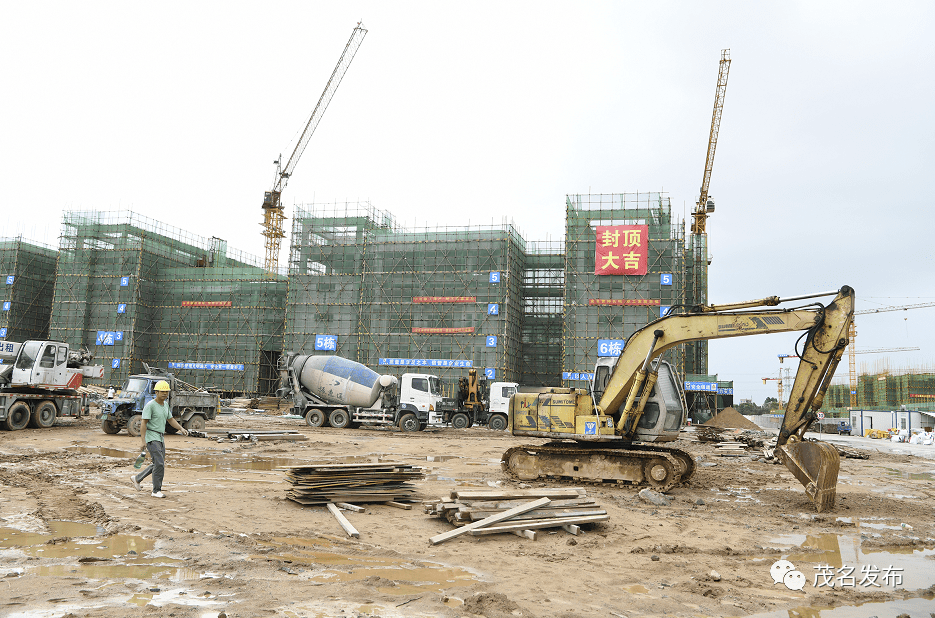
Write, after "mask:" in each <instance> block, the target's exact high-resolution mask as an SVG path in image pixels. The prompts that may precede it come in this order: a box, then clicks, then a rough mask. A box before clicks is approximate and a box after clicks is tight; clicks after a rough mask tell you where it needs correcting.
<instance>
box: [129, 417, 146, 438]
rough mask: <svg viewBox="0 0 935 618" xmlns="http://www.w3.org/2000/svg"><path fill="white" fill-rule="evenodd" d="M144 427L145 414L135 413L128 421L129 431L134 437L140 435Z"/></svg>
mask: <svg viewBox="0 0 935 618" xmlns="http://www.w3.org/2000/svg"><path fill="white" fill-rule="evenodd" d="M142 429H143V415H142V414H134V415H133V416H131V417H130V420H128V421H127V433H128V434H130V435H131V436H133V437H134V438H138V437H140V431H141V430H142Z"/></svg>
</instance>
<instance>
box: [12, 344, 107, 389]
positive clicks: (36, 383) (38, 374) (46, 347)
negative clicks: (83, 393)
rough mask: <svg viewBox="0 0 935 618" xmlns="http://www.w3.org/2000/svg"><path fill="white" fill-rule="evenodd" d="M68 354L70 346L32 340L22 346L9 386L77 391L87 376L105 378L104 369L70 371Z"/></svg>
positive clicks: (96, 367) (75, 368)
mask: <svg viewBox="0 0 935 618" xmlns="http://www.w3.org/2000/svg"><path fill="white" fill-rule="evenodd" d="M69 352H70V350H69V348H68V344H67V343H62V342H60V341H36V340H29V341H25V342H23V343H22V344H19V348H18V350H17V351H16V358H15V360H14V361H13V365H12V370H11V371H10V375H9V382H10V386H12V387H29V388H37V389H42V390H59V389H71V390H75V389H77V388H79V387H80V386H81V382H82V380H83V378H84V377H85V376H87V377H95V378H99V377H101V376H102V375H103V371H104V370H103V367H101V366H95V367H91V366H79V367H69ZM72 364H75V363H72Z"/></svg>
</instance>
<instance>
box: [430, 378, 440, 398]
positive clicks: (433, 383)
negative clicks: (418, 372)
mask: <svg viewBox="0 0 935 618" xmlns="http://www.w3.org/2000/svg"><path fill="white" fill-rule="evenodd" d="M429 389H430V392H431V393H432V394H433V395H438V394H439V393H441V392H442V386H441V380H439V379H438V378H437V377H435V376H432V377H431V378H429Z"/></svg>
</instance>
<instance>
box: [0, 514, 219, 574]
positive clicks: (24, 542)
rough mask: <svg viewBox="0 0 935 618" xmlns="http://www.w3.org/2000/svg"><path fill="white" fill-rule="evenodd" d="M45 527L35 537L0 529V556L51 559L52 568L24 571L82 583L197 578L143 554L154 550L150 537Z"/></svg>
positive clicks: (61, 524)
mask: <svg viewBox="0 0 935 618" xmlns="http://www.w3.org/2000/svg"><path fill="white" fill-rule="evenodd" d="M48 528H49V532H48V533H38V532H24V531H22V530H17V529H15V528H2V527H0V553H7V552H20V553H22V554H24V555H27V556H33V557H36V558H42V559H46V560H49V561H54V564H46V565H39V566H29V567H27V568H26V569H25V571H26V572H29V573H34V574H36V575H41V576H51V577H71V576H79V577H85V578H88V579H124V578H135V579H153V578H160V577H167V578H169V579H170V580H172V581H185V580H192V579H200V578H201V577H202V576H201V575H200V574H198V573H196V572H194V571H193V570H192V569H188V568H184V567H179V564H180V563H181V562H182V561H181V560H176V559H174V558H169V557H167V556H144V555H143V554H144V553H145V552H149V551H151V550H152V549H153V548H154V547H155V541H154V540H153V539H147V538H144V537H141V536H134V535H125V534H115V535H112V536H101V535H103V534H104V530H103V529H102V528H100V527H98V526H95V525H93V524H82V523H76V522H71V521H50V522H48ZM14 570H16V571H19V569H14Z"/></svg>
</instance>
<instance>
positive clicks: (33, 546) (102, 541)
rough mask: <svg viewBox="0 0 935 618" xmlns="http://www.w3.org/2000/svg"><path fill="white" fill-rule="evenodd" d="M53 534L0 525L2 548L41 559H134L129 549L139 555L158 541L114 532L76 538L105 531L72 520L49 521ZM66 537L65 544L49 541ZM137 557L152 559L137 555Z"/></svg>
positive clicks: (0, 545)
mask: <svg viewBox="0 0 935 618" xmlns="http://www.w3.org/2000/svg"><path fill="white" fill-rule="evenodd" d="M49 529H50V530H51V533H48V534H40V533H35V532H23V531H21V530H15V529H13V528H0V547H5V548H13V547H15V548H17V549H20V550H22V551H23V553H25V554H28V555H30V556H37V557H41V558H114V557H120V558H134V556H133V555H131V554H130V551H135V552H136V555H137V556H139V555H140V554H142V553H143V552H145V551H149V550H151V549H152V548H153V547H155V541H153V540H152V539H144V538H143V537H141V536H128V535H124V534H115V535H113V536H108V537H103V538H95V539H93V541H91V542H89V541H87V540H85V541H82V540H76V538H82V537H84V538H86V537H96V536H97V535H99V534H102V533H103V532H104V530H103V529H101V528H99V527H97V526H95V525H93V524H79V523H75V522H71V521H51V522H49ZM63 537H67V538H68V539H69V540H68V541H67V542H65V543H55V544H49V541H51V540H52V539H57V538H63ZM137 559H138V560H151V559H149V558H137Z"/></svg>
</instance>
